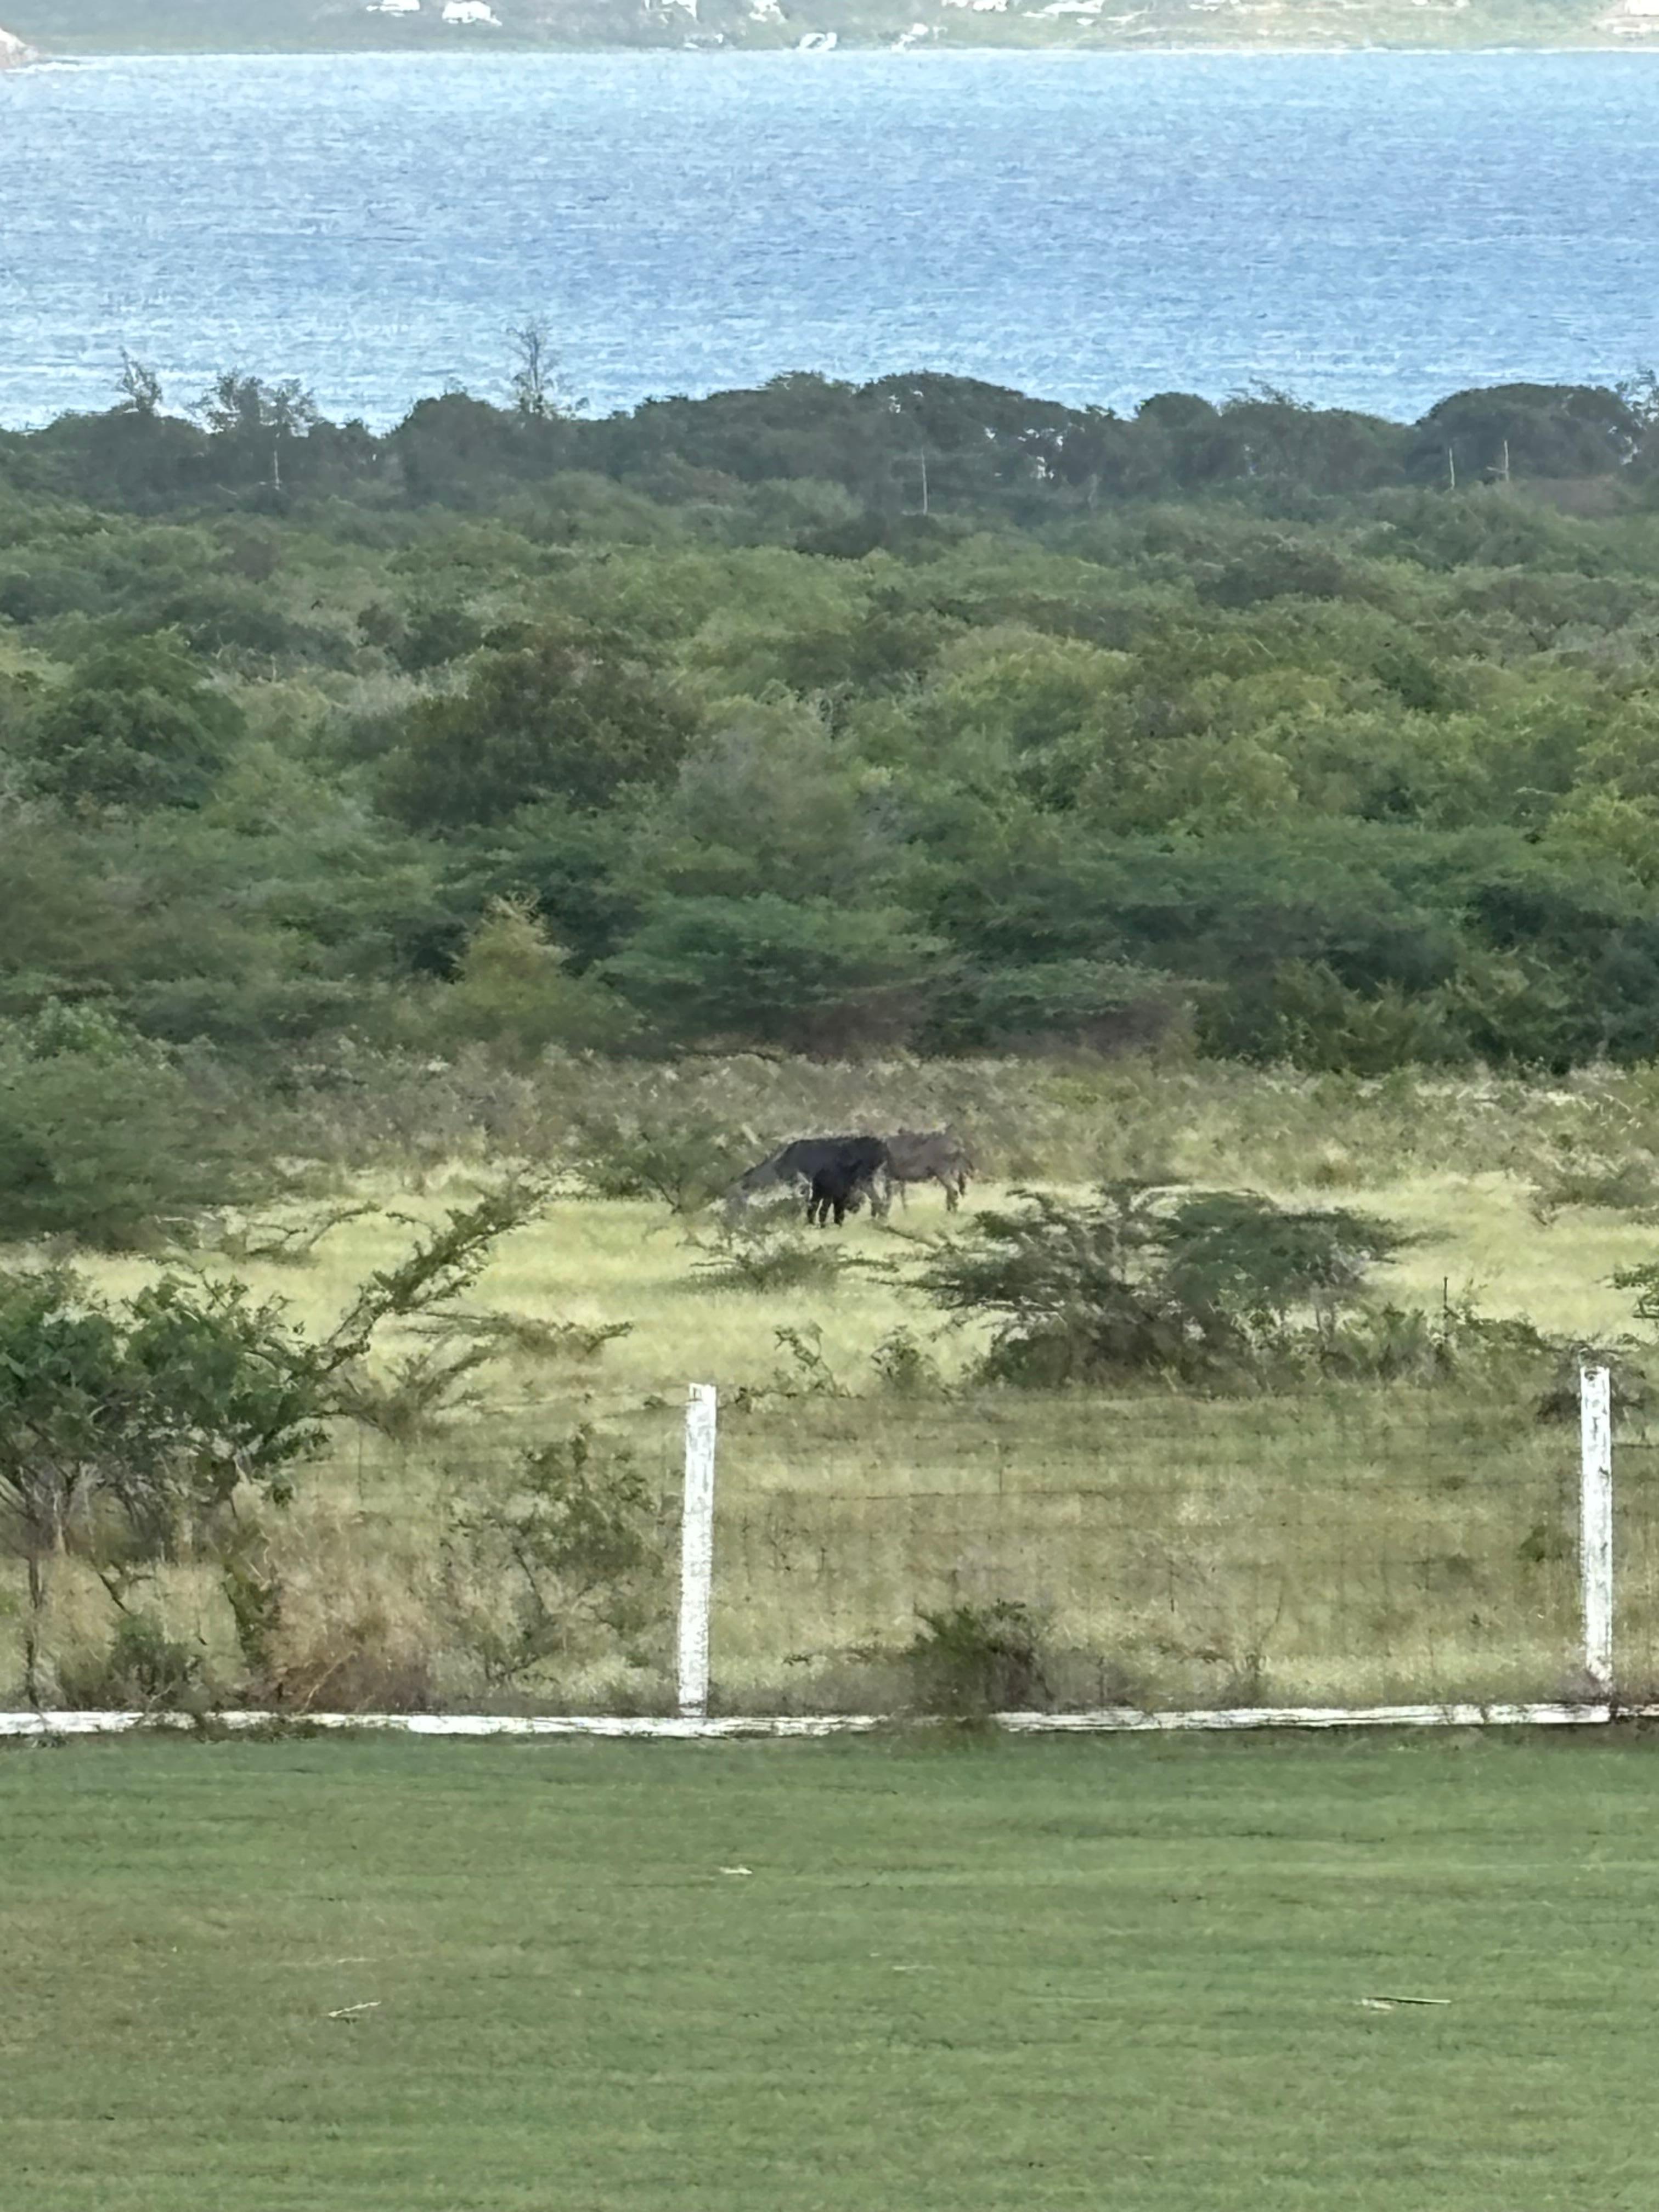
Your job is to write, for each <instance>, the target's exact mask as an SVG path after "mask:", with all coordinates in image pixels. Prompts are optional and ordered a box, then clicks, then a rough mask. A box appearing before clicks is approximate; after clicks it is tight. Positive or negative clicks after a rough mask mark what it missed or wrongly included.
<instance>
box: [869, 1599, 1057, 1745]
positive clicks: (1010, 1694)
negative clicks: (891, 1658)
mask: <svg viewBox="0 0 1659 2212" xmlns="http://www.w3.org/2000/svg"><path fill="white" fill-rule="evenodd" d="M903 1656H904V1661H905V1664H906V1666H907V1668H908V1671H909V1676H910V1692H911V1699H912V1702H913V1704H914V1705H915V1707H916V1709H917V1711H921V1712H925V1713H939V1714H942V1715H944V1716H945V1717H947V1718H949V1719H951V1720H964V1721H971V1720H986V1719H988V1718H989V1717H990V1716H991V1715H992V1714H993V1713H998V1712H1018V1711H1025V1710H1031V1709H1041V1708H1042V1707H1045V1706H1047V1705H1050V1704H1052V1702H1053V1692H1052V1691H1051V1689H1050V1687H1049V1684H1048V1674H1047V1672H1046V1670H1045V1668H1044V1665H1043V1656H1042V1640H1041V1636H1040V1633H1039V1630H1038V1625H1037V1622H1036V1617H1035V1616H1034V1614H1033V1613H1032V1612H1031V1610H1030V1607H1029V1606H1025V1605H1022V1604H1020V1603H1019V1602H1018V1601H1017V1600H1013V1599H1008V1598H998V1599H997V1600H995V1601H994V1602H993V1603H992V1604H989V1605H957V1606H952V1607H950V1608H949V1609H948V1610H947V1611H945V1612H941V1613H923V1614H922V1615H921V1628H920V1629H919V1630H918V1632H917V1633H916V1634H915V1637H914V1638H912V1640H911V1642H910V1644H908V1647H907V1649H906V1650H905V1652H904V1655H903Z"/></svg>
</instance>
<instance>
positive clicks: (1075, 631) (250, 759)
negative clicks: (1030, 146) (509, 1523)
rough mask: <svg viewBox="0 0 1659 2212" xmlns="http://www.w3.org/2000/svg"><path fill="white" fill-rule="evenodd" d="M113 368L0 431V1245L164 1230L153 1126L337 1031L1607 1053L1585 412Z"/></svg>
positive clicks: (501, 1038)
mask: <svg viewBox="0 0 1659 2212" xmlns="http://www.w3.org/2000/svg"><path fill="white" fill-rule="evenodd" d="M128 381H129V393H128V398H127V401H126V403H125V404H124V405H123V407H121V408H120V409H118V410H113V411H112V412H111V413H109V414H107V415H103V416H94V417H77V418H70V419H66V420H64V421H62V422H57V423H55V424H53V425H52V426H51V427H50V428H47V429H45V430H42V431H40V432H38V433H34V434H32V435H23V434H12V435H5V436H4V437H3V438H0V1019H3V1024H4V1026H3V1029H0V1176H4V1177H5V1178H7V1179H9V1182H10V1183H11V1185H12V1187H13V1188H14V1189H20V1190H27V1189H28V1188H38V1189H39V1191H40V1194H41V1204H40V1213H39V1218H38V1220H33V1217H32V1220H33V1225H37V1226H49V1225H52V1221H53V1220H55V1219H58V1218H63V1217H64V1214H65V1212H66V1208H65V1205H64V1201H63V1198H62V1193H63V1190H64V1188H66V1182H65V1179H66V1178H68V1180H69V1181H71V1182H72V1180H73V1172H74V1171H73V1168H72V1164H70V1163H67V1162H66V1160H65V1158H64V1143H65V1141H66V1140H65V1139H64V1130H65V1128H66V1127H70V1126H71V1125H73V1127H75V1130H76V1141H77V1142H79V1143H81V1144H82V1145H83V1146H90V1147H92V1149H93V1151H94V1152H96V1150H97V1148H98V1146H99V1145H100V1144H101V1143H105V1142H107V1143H110V1144H113V1143H115V1142H116V1141H117V1139H118V1140H119V1143H120V1144H121V1145H122V1146H125V1147H127V1148H128V1149H129V1150H130V1152H131V1156H132V1158H131V1170H130V1173H131V1176H133V1177H135V1178H137V1181H138V1182H142V1184H143V1188H144V1190H145V1192H146V1194H147V1195H146V1198H145V1204H146V1205H148V1206H151V1207H152V1208H158V1207H159V1208H163V1209H164V1207H165V1204H166V1203H167V1198H168V1193H167V1191H166V1190H165V1189H156V1188H153V1187H154V1186H155V1183H156V1181H157V1177H158V1176H159V1177H160V1178H161V1182H163V1183H165V1182H166V1175H165V1172H164V1169H165V1161H164V1158H163V1154H164V1152H165V1151H166V1148H165V1147H161V1146H158V1145H157V1144H155V1143H154V1142H152V1141H150V1139H149V1137H148V1136H147V1135H146V1131H147V1130H149V1129H150V1127H151V1126H152V1124H153V1125H154V1127H155V1128H161V1127H174V1128H176V1127H180V1126H183V1125H184V1124H187V1123H189V1122H190V1121H191V1115H194V1116H195V1118H196V1121H198V1122H199V1123H200V1124H201V1130H202V1132H203V1133H202V1135H201V1138H200V1141H193V1142H192V1144H191V1146H186V1147H185V1152H187V1153H188V1155H189V1158H190V1161H191V1168H190V1171H189V1173H187V1174H184V1173H183V1171H182V1170H181V1174H182V1179H183V1184H184V1185H186V1186H188V1185H191V1184H193V1183H194V1182H200V1180H201V1178H202V1176H204V1174H205V1173H207V1166H206V1165H205V1164H204V1163H210V1160H211V1158H212V1154H213V1146H212V1145H211V1143H210V1142H209V1141H208V1137H207V1134H206V1132H207V1131H208V1130H209V1128H210V1127H222V1125H223V1122H224V1120H225V1116H226V1109H225V1103H224V1086H225V1085H233V1086H234V1085H235V1084H236V1083H239V1082H246V1081H247V1080H251V1079H258V1082H259V1083H260V1084H261V1085H268V1084H269V1082H270V1079H273V1078H275V1079H280V1080H281V1081H283V1082H287V1083H292V1082H293V1081H295V1080H296V1079H298V1078H297V1077H296V1073H295V1071H296V1070H297V1069H301V1068H304V1067H312V1068H319V1067H323V1066H326V1065H327V1064H329V1062H330V1061H331V1057H332V1056H334V1055H336V1054H337V1049H338V1047H339V1043H340V1041H341V1040H343V1039H346V1038H349V1039H350V1040H352V1042H353V1045H354V1048H357V1049H361V1048H365V1047H368V1048H379V1049H382V1050H386V1051H393V1052H407V1053H411V1054H424V1055H428V1056H431V1055H436V1056H439V1057H442V1056H445V1055H447V1054H454V1053H455V1052H458V1051H459V1050H461V1049H463V1048H465V1047H467V1046H469V1045H471V1046H476V1047H478V1048H482V1049H483V1050H484V1051H486V1052H488V1053H489V1054H493V1055H495V1056H497V1057H499V1058H501V1060H504V1061H507V1062H517V1063H520V1064H524V1063H526V1062H527V1061H529V1060H533V1059H535V1058H536V1057H537V1056H538V1055H539V1054H542V1053H543V1052H544V1051H545V1050H547V1049H548V1048H571V1049H581V1048H601V1049H617V1050H628V1051H643V1052H650V1053H660V1052H663V1051H666V1050H671V1049H674V1048H680V1047H684V1046H695V1047H698V1048H713V1047H732V1046H738V1047H742V1046H760V1047H765V1048H776V1049H789V1050H806V1051H809V1052H821V1053H822V1052H830V1053H848V1052H851V1053H857V1052H860V1051H867V1050H871V1049H876V1048H883V1049H885V1048H909V1049H913V1050H919V1051H923V1052H939V1053H954V1052H967V1051H973V1052H982V1051H987V1050H990V1051H1002V1050H1015V1049H1020V1048H1027V1047H1033V1046H1052V1045H1054V1044H1060V1045H1066V1044H1079V1045H1082V1046H1085V1047H1096V1048H1112V1047H1115V1046H1120V1045H1122V1044H1125V1043H1145V1042H1158V1041H1163V1042H1166V1043H1167V1044H1170V1045H1171V1046H1174V1045H1177V1044H1180V1043H1182V1042H1190V1044H1191V1045H1192V1046H1194V1047H1195V1048H1197V1049H1199V1050H1200V1051H1206V1052H1212V1053H1222V1054H1238V1055H1243V1056H1247V1057H1252V1058H1256V1059H1262V1060H1277V1059H1288V1060H1293V1061H1296V1062H1298V1063H1300V1064H1302V1065H1304V1066H1316V1067H1332V1068H1346V1069H1352V1070H1358V1071H1361V1072H1376V1071H1380V1070H1383V1069H1386V1068H1389V1067H1390V1066H1395V1065H1397V1064H1401V1063H1403V1062H1406V1061H1419V1062H1421V1061H1428V1062H1435V1061H1441V1062H1447V1063H1457V1062H1462V1061H1468V1060H1492V1061H1499V1062H1508V1063H1513V1064H1518V1065H1526V1066H1537V1065H1541V1066H1551V1067H1561V1066H1567V1065H1569V1064H1571V1063H1574V1062H1577V1061H1581V1060H1585V1059H1587V1058H1589V1057H1593V1056H1595V1055H1596V1054H1610V1055H1613V1056H1614V1057H1617V1058H1623V1059H1645V1058H1648V1057H1650V1056H1652V1055H1654V1054H1655V1053H1656V1051H1659V698H1656V693H1655V688H1654V663H1655V657H1656V653H1659V617H1656V610H1655V606H1654V591H1655V583H1656V579H1659V511H1656V498H1655V495H1654V494H1653V493H1652V492H1651V491H1650V484H1651V483H1652V482H1653V471H1654V468H1655V464H1656V462H1659V435H1656V434H1655V433H1654V431H1653V429H1652V419H1651V418H1652V410H1651V407H1650V405H1649V404H1647V400H1646V398H1644V395H1643V394H1641V393H1636V394H1630V393H1626V394H1624V395H1620V394H1615V393H1611V392H1588V391H1561V392H1553V391H1543V390H1538V389H1534V388H1530V387H1518V388H1514V389H1511V390H1509V391H1505V392H1489V393H1466V394H1462V395H1459V396H1458V397H1457V398H1454V399H1451V400H1448V401H1447V402H1445V403H1443V405H1442V406H1441V407H1439V408H1437V409H1436V410H1433V412H1432V414H1431V416H1428V417H1426V418H1425V421H1424V422H1422V423H1419V424H1417V425H1413V426H1402V425H1397V424H1393V423H1389V422H1381V421H1376V420H1372V419H1370V418H1364V417H1359V416H1352V415H1344V414H1331V413H1319V412H1316V411H1314V410H1305V409H1302V408H1299V407H1297V406H1294V405H1292V404H1290V403H1288V402H1286V401H1284V400H1282V399H1278V398H1273V397H1272V396H1270V395H1268V396H1253V397H1247V398H1243V399H1241V400H1239V401H1237V402H1235V403H1233V404H1231V405H1228V406H1225V407H1223V408H1220V409H1216V408H1212V407H1210V406H1208V405H1207V404H1206V403H1205V402H1203V401H1201V400H1198V399H1195V398H1188V397H1184V396H1179V395H1166V396H1164V397H1163V398H1158V399H1156V400H1153V401H1151V402H1149V403H1148V404H1147V405H1146V407H1145V408H1144V409H1143V410H1141V412H1140V414H1139V416H1137V417H1136V418H1134V419H1133V421H1127V422H1126V421H1121V420H1119V419H1117V418H1115V417H1113V416H1106V415H1098V414H1085V415H1079V414H1077V413H1075V412H1073V411H1069V410H1065V409H1063V408H1060V407H1054V406H1048V405H1045V404H1042V403H1039V402H1035V401H1028V400H1025V399H1023V398H1020V397H1019V396H1018V395H1016V394H1012V393H1006V392H994V391H991V390H988V389H987V388H986V387H983V386H975V385H969V384H965V383H962V382H959V381H956V380H949V379H944V378H912V379H905V380H887V381H885V382H884V383H882V384H880V385H877V386H869V387H866V388H864V389H862V390H853V389H851V388H847V387H842V386H831V385H827V384H824V383H823V382H821V381H819V380H815V379H808V378H792V379H788V380H783V381H781V383H779V384H777V385H775V386H771V387H769V388H768V389H767V390H765V391H763V392H753V393H733V394H725V395H720V396H718V397H716V398H713V399H709V400H706V401H701V402H690V401H670V402H664V403H659V404H651V405H648V406H646V407H643V408H641V409H640V410H637V411H636V412H635V414H633V415H631V416H622V417H617V418H614V419H612V420H610V421H606V422H592V423H587V422H580V421H579V420H572V419H569V418H568V417H567V416H563V415H562V414H561V413H559V412H558V411H557V410H556V407H554V406H553V404H551V402H550V398H548V395H547V394H546V393H545V392H541V391H538V390H535V389H532V390H530V391H528V392H524V393H522V394H521V398H522V400H523V404H521V405H520V408H519V409H518V410H513V411H506V410H498V409H495V408H492V407H489V406H487V405H485V404H483V403H482V402H479V401H477V400H474V399H471V398H467V397H465V395H459V394H451V395H447V396H446V397H444V398H440V399H436V400H432V401H428V402H425V403H422V404H421V405H420V406H418V407H416V409H415V410H413V412H412V413H411V415H410V417H409V418H408V420H407V421H406V422H404V423H403V424H402V425H400V426H399V427H398V428H397V429H396V430H394V431H392V432H391V433H390V434H389V435H386V436H384V437H376V436H374V435H371V434H370V433H369V432H368V431H367V430H365V429H363V428H361V426H353V425H348V426H345V427H337V426H334V425H330V424H327V423H323V422H318V421H316V420H315V418H314V413H313V410H311V409H310V407H309V404H308V403H307V400H306V398H305V395H303V394H302V393H299V392H295V391H294V390H293V389H292V388H291V387H271V386H261V385H258V384H256V383H255V382H254V381H253V380H251V379H229V380H224V381H223V382H222V386H221V387H220V390H219V392H218V394H217V398H216V402H215V404H213V405H212V406H210V408H208V409H207V410H205V420H204V422H202V423H195V422H186V421H184V420H182V419H179V418H176V417H173V416H168V415H167V414H165V413H163V412H162V411H161V410H160V407H159V404H157V398H156V395H155V392H154V390H153V387H152V386H150V384H149V381H148V380H147V379H146V378H145V377H144V375H143V374H142V373H137V374H130V376H129V380H128ZM1454 478H1455V482H1454ZM112 1066H114V1067H117V1068H118V1072H119V1078H120V1079H119V1081H118V1083H117V1082H113V1081H112V1079H111V1077H110V1074H109V1070H110V1069H111V1068H112ZM100 1070H101V1071H102V1073H99V1071H100ZM77 1071H79V1073H77ZM82 1078H84V1081H83V1080H82ZM77 1084H79V1085H81V1089H77ZM216 1086H218V1088H217V1089H216ZM82 1089H84V1090H87V1091H88V1092H89V1093H90V1094H93V1095H95V1096H97V1097H103V1098H105V1099H106V1100H107V1099H112V1098H114V1097H117V1096H118V1098H119V1106H118V1109H116V1108H114V1107H113V1106H112V1107H110V1108H109V1109H108V1110H107V1112H106V1115H105V1121H106V1122H108V1123H109V1125H110V1126H109V1127H107V1128H106V1129H105V1131H104V1134H103V1135H102V1136H101V1137H100V1134H99V1128H100V1126H102V1125H100V1123H99V1115H98V1112H97V1111H94V1112H92V1113H91V1115H90V1119H89V1120H88V1118H87V1117H86V1116H84V1115H82V1116H80V1117H79V1118H77V1113H76V1109H73V1107H72V1104H70V1103H66V1102H72V1101H73V1100H75V1099H76V1098H77V1097H80V1096H81V1090H82ZM180 1116H183V1117H184V1124H181V1122H180ZM147 1117H148V1119H147ZM117 1123H118V1128H117V1127H116V1124H117ZM53 1132H56V1134H55V1135H54V1134H53ZM141 1166H142V1168H143V1174H142V1175H141V1174H140V1172H139V1170H140V1168H141ZM123 1172H124V1173H127V1172H129V1170H124V1171H123ZM31 1179H33V1180H31ZM106 1182H107V1177H106ZM172 1195H173V1198H174V1199H175V1200H176V1201H177V1203H179V1205H185V1204H187V1203H188V1202H190V1190H189V1188H183V1187H181V1188H179V1190H177V1191H176V1192H174V1193H173V1194H172ZM67 1211H68V1212H70V1213H72V1212H73V1209H72V1208H70V1209H67Z"/></svg>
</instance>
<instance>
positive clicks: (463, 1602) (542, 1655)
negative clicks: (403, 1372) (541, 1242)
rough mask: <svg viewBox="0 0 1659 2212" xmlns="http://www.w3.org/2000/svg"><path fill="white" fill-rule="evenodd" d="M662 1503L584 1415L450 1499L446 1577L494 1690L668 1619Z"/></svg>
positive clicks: (624, 1448)
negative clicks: (497, 1476) (506, 1470)
mask: <svg viewBox="0 0 1659 2212" xmlns="http://www.w3.org/2000/svg"><path fill="white" fill-rule="evenodd" d="M445 1550H446V1561H447V1565H446V1584H447V1592H448V1597H449V1602H450V1607H451V1610H452V1613H453V1616H454V1619H455V1620H456V1624H457V1626H458V1628H459V1631H460V1632H461V1634H462V1637H463V1639H464V1641H465V1644H467V1646H468V1647H469V1648H470V1649H471V1651H472V1652H473V1654H474V1655H475V1656H476V1657H477V1660H478V1662H480V1664H481V1666H482V1668H483V1674H484V1676H485V1679H486V1680H487V1681H488V1682H489V1683H490V1684H491V1685H492V1686H511V1685H513V1684H516V1683H518V1682H520V1681H521V1680H523V1679H524V1678H525V1677H526V1675H528V1674H533V1673H535V1672H536V1671H538V1669H544V1668H548V1667H549V1666H556V1664H558V1663H559V1662H570V1661H574V1660H579V1659H580V1658H581V1657H582V1656H585V1655H586V1654H587V1653H589V1652H591V1651H592V1650H594V1649H595V1648H596V1647H598V1648H603V1647H605V1646H607V1645H608V1646H610V1647H611V1648H613V1649H614V1648H616V1647H617V1646H621V1647H622V1648H623V1650H624V1651H627V1650H632V1649H633V1648H634V1647H635V1646H636V1644H637V1643H638V1641H639V1639H640V1638H642V1637H646V1636H648V1635H649V1634H650V1633H651V1632H653V1631H654V1630H656V1629H657V1628H659V1627H660V1626H665V1613H664V1602H665V1586H666V1585H665V1576H666V1572H667V1558H668V1553H667V1547H666V1544H665V1530H664V1528H663V1526H662V1510H661V1504H660V1501H659V1498H658V1497H657V1495H656V1492H655V1491H654V1490H653V1486H651V1484H650V1483H649V1482H648V1481H647V1478H646V1476H645V1474H643V1473H642V1471H641V1468H640V1467H639V1465H638V1462H637V1461H636V1459H635V1455H634V1453H633V1450H632V1449H631V1447H630V1446H629V1445H628V1444H627V1443H623V1442H622V1441H620V1440H618V1439H617V1438H614V1437H607V1436H605V1435H602V1434H601V1433H600V1432H599V1431H597V1430H595V1429H594V1428H592V1426H591V1425H588V1424H587V1423H586V1422H584V1423H583V1424H582V1425H580V1427H577V1428H575V1429H573V1430H571V1431H569V1433H568V1435H565V1436H562V1437H555V1438H553V1439H552V1440H551V1441H550V1442H549V1443H544V1444H538V1445H537V1446H535V1447H534V1448H533V1449H531V1450H529V1451H526V1453H524V1454H523V1455H522V1456H521V1458H520V1461H519V1463H518V1465H517V1467H516V1468H514V1469H513V1471H512V1472H511V1473H510V1474H508V1475H507V1477H506V1478H505V1480H496V1481H495V1482H494V1483H491V1482H489V1481H485V1482H483V1483H477V1484H474V1485H473V1486H471V1488H469V1489H466V1490H464V1491H462V1492H459V1494H458V1495H457V1496H456V1497H455V1498H454V1499H453V1501H452V1503H451V1505H450V1508H449V1515H448V1528H447V1536H446V1541H445Z"/></svg>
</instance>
